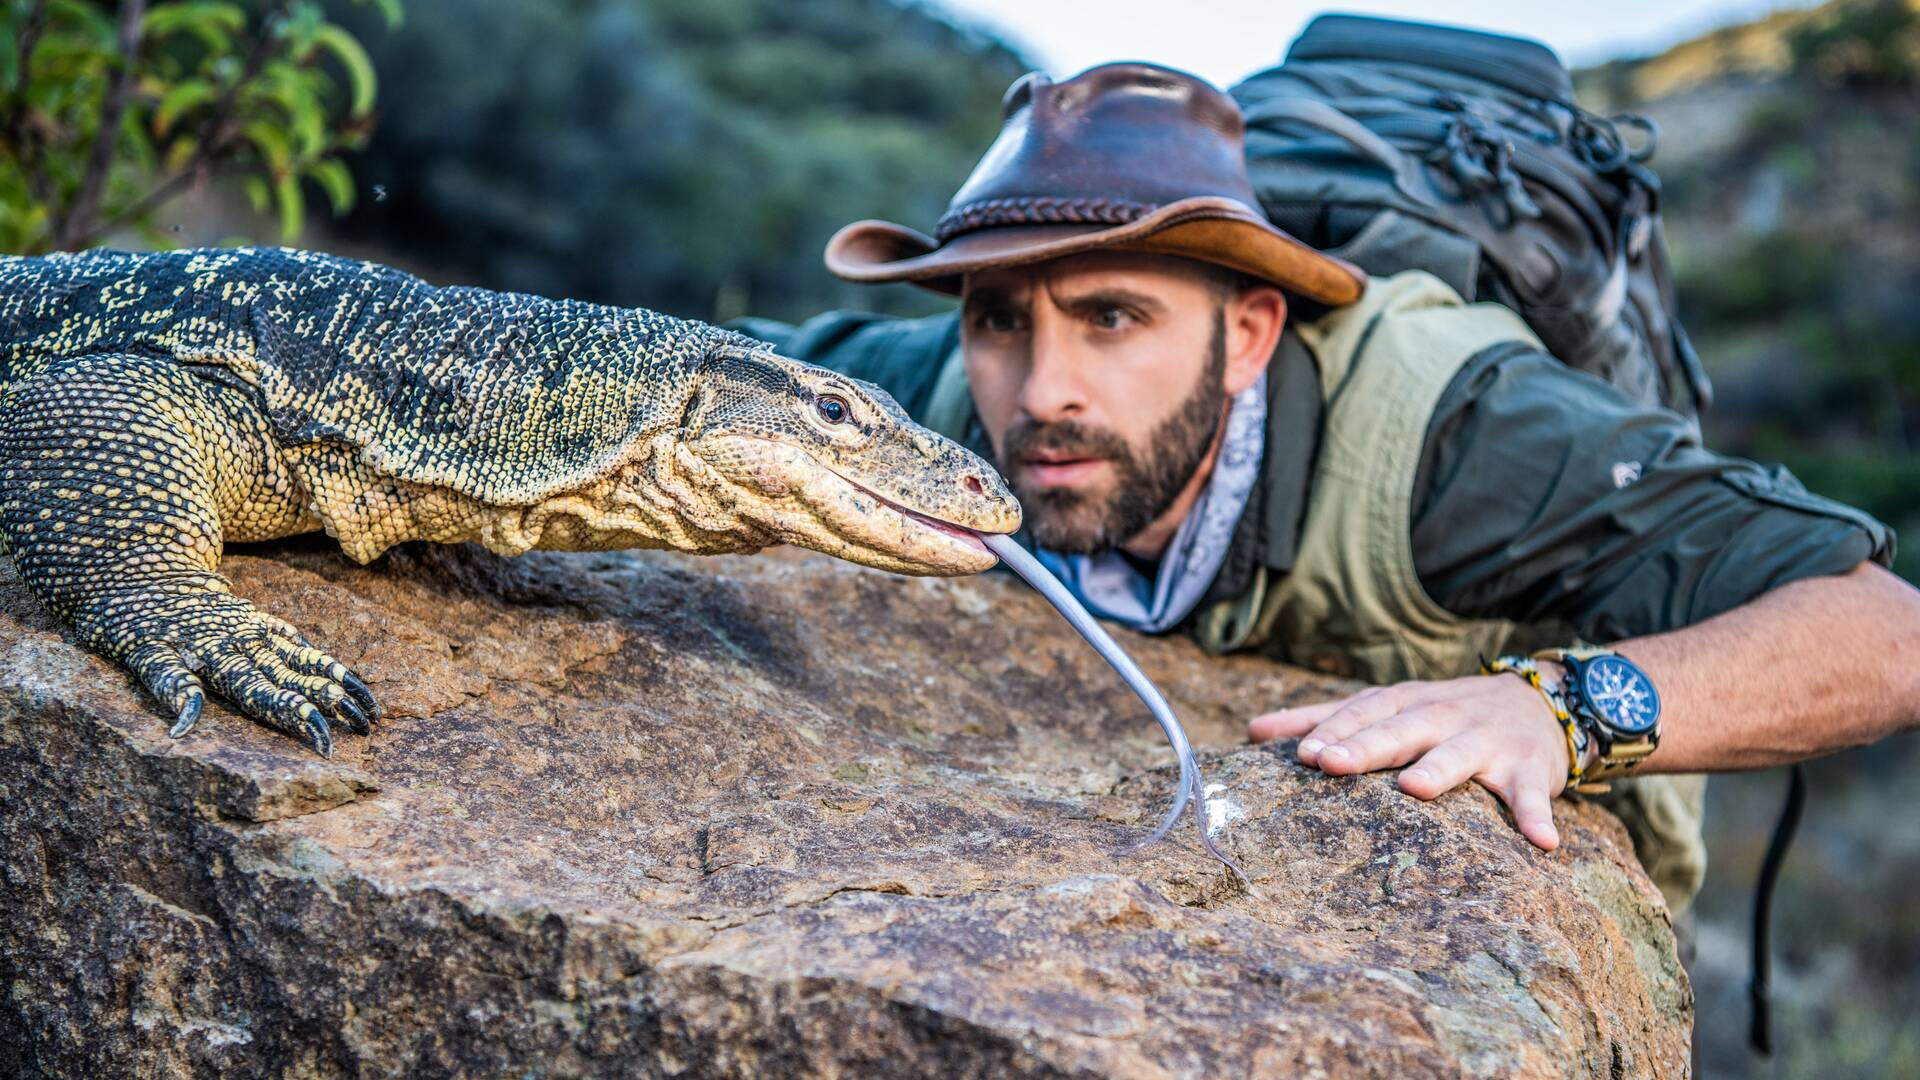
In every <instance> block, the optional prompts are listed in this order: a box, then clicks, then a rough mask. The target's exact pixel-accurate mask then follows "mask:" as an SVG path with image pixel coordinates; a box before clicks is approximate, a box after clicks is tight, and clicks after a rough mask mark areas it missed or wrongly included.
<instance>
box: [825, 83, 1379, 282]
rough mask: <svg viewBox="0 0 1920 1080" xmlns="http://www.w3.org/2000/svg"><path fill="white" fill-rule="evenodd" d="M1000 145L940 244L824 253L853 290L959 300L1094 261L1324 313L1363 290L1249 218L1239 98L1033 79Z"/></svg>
mask: <svg viewBox="0 0 1920 1080" xmlns="http://www.w3.org/2000/svg"><path fill="white" fill-rule="evenodd" d="M1002 109H1003V111H1004V112H1005V114H1006V122H1005V125H1004V126H1003V127H1002V128H1001V129H1000V137H999V138H998V139H996V140H994V144H993V146H992V147H990V148H989V149H988V150H987V153H986V156H985V157H982V158H981V159H980V164H978V165H976V166H975V167H974V170H973V175H972V176H970V177H968V178H967V182H966V183H965V184H963V185H961V188H960V190H959V192H958V193H956V194H955V195H954V197H953V201H952V202H951V203H950V204H949V205H948V207H947V212H946V214H945V215H943V216H942V217H941V218H940V223H939V225H938V226H937V228H936V229H935V235H934V236H931V237H929V236H926V235H925V234H923V233H920V232H917V231H915V230H913V229H909V228H907V227H906V226H904V225H895V224H892V223H891V222H885V221H857V222H855V223H853V224H852V225H849V226H847V227H846V228H844V229H841V230H840V231H839V232H838V233H835V234H834V237H833V239H832V240H830V241H828V242H827V269H828V270H830V271H832V272H833V273H835V274H837V275H839V276H840V277H843V278H846V279H847V280H849V281H861V282H882V281H913V282H917V283H919V284H921V285H924V286H926V287H928V288H930V289H936V290H939V291H941V292H948V293H958V292H959V291H960V276H961V275H962V274H965V273H968V272H971V271H975V270H986V269H990V268H994V267H1002V266H1018V265H1022V264H1026V263H1036V262H1043V261H1045V260H1048V259H1057V258H1059V257H1061V256H1063V255H1072V254H1075V253H1077V252H1082V251H1090V250H1094V249H1096V248H1120V249H1125V250H1128V251H1148V252H1155V253H1158V254H1163V255H1182V256H1186V257H1188V258H1193V259H1202V260H1205V261H1207V262H1211V263H1218V264H1220V265H1222V266H1228V267H1232V268H1233V269H1235V270H1240V271H1243V272H1245V273H1248V274H1252V275H1254V276H1255V277H1259V278H1263V279H1265V280H1267V281H1271V282H1273V283H1274V284H1276V285H1279V286H1280V287H1282V288H1284V289H1287V290H1289V291H1292V292H1295V293H1299V294H1300V295H1302V296H1306V297H1310V298H1312V299H1314V300H1318V301H1320V302H1321V303H1325V304H1347V303H1351V302H1353V301H1354V300H1356V299H1358V298H1359V296H1360V291H1361V289H1362V288H1364V287H1365V284H1366V275H1365V274H1364V273H1362V272H1361V271H1360V270H1359V269H1358V268H1356V267H1354V266H1351V265H1349V264H1347V263H1345V262H1342V261H1341V260H1339V259H1336V258H1334V257H1332V256H1330V255H1327V254H1324V253H1322V252H1320V251H1316V250H1314V249H1313V248H1311V247H1308V246H1307V245H1305V244H1303V243H1301V242H1300V241H1298V240H1295V239H1294V238H1293V237H1291V236H1288V235H1287V234H1286V233H1284V232H1281V231H1280V230H1279V229H1276V228H1274V227H1273V225H1272V224H1271V223H1269V222H1268V221H1267V219H1266V217H1265V215H1263V214H1261V213H1260V211H1259V210H1258V209H1257V207H1258V206H1259V202H1258V200H1257V198H1256V197H1255V195H1254V193H1253V185H1252V184H1250V183H1249V182H1248V181H1247V165H1246V159H1245V157H1244V156H1243V154H1244V150H1243V148H1242V145H1241V140H1242V136H1243V133H1244V130H1245V129H1244V126H1243V124H1242V122H1241V119H1240V108H1239V106H1238V105H1236V104H1234V101H1233V99H1232V98H1230V97H1228V96H1227V95H1225V94H1223V93H1221V92H1220V91H1219V90H1216V89H1214V88H1213V87H1212V86H1211V85H1210V84H1208V83H1207V82H1205V81H1204V80H1202V79H1198V78H1195V77H1194V76H1192V75H1188V74H1186V73H1185V72H1180V71H1175V70H1173V69H1172V68H1164V67H1160V66H1158V65H1155V64H1132V63H1129V64H1103V65H1101V66H1100V67H1096V68H1089V69H1088V70H1086V71H1084V72H1082V73H1080V74H1079V75H1076V76H1074V77H1073V78H1071V79H1068V80H1067V81H1066V82H1063V83H1055V82H1053V81H1052V80H1051V79H1049V78H1047V77H1046V76H1045V75H1043V74H1040V73H1039V72H1034V73H1032V74H1029V75H1027V76H1025V77H1023V78H1021V79H1020V81H1019V82H1016V83H1014V84H1013V86H1012V87H1010V88H1009V89H1008V90H1007V96H1006V98H1005V100H1004V101H1003V102H1002Z"/></svg>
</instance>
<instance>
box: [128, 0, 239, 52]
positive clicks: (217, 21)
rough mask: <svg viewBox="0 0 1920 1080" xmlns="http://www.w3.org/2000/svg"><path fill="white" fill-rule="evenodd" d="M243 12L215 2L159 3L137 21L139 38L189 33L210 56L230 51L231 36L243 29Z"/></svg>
mask: <svg viewBox="0 0 1920 1080" xmlns="http://www.w3.org/2000/svg"><path fill="white" fill-rule="evenodd" d="M246 25H247V13H246V12H245V11H243V10H241V9H240V8H239V7H238V6H236V5H234V4H225V3H218V2H215V0H192V2H189V3H179V4H163V5H161V6H159V7H156V8H154V9H153V10H151V11H149V12H147V14H146V17H145V18H144V19H142V20H141V22H140V36H141V37H142V38H143V39H150V40H155V41H157V40H160V39H162V38H166V37H171V36H172V35H174V34H178V33H188V34H192V35H193V36H194V37H197V38H199V39H200V41H201V42H202V43H203V44H205V45H206V47H207V51H208V52H210V53H216V54H218V53H224V52H228V51H230V50H231V49H232V48H233V35H234V34H237V33H239V32H240V31H241V30H243V29H245V27H246Z"/></svg>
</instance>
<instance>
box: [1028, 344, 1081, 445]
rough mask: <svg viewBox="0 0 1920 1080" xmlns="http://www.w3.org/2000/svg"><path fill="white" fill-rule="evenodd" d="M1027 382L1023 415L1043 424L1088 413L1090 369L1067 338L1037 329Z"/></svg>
mask: <svg viewBox="0 0 1920 1080" xmlns="http://www.w3.org/2000/svg"><path fill="white" fill-rule="evenodd" d="M1031 347H1032V349H1033V355H1032V357H1031V358H1030V359H1029V361H1028V364H1027V381H1026V382H1025V383H1024V384H1023V385H1022V386H1021V387H1020V411H1022V412H1024V413H1026V414H1027V415H1028V416H1031V417H1033V418H1034V419H1035V420H1038V421H1040V422H1041V423H1050V422H1052V421H1056V420H1065V419H1069V418H1072V417H1077V416H1079V415H1080V414H1081V413H1083V412H1085V411H1086V407H1087V395H1086V382H1085V379H1084V375H1085V372H1086V365H1085V364H1084V363H1082V362H1081V361H1082V359H1083V358H1082V357H1080V356H1078V355H1076V350H1075V348H1074V346H1073V342H1071V341H1070V340H1068V338H1067V335H1066V334H1064V333H1059V332H1057V331H1056V332H1050V328H1048V327H1047V326H1045V324H1044V321H1043V323H1042V325H1040V326H1036V327H1035V328H1034V334H1033V339H1032V345H1031Z"/></svg>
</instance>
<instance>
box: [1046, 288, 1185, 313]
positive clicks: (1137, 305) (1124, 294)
mask: <svg viewBox="0 0 1920 1080" xmlns="http://www.w3.org/2000/svg"><path fill="white" fill-rule="evenodd" d="M1049 295H1050V297H1051V299H1052V300H1053V302H1054V304H1055V305H1056V306H1058V307H1059V308H1060V310H1061V311H1064V312H1066V313H1067V314H1069V315H1073V316H1075V317H1078V318H1086V317H1088V316H1090V315H1093V314H1095V313H1096V312H1100V311H1104V310H1106V309H1107V308H1116V307H1118V308H1132V309H1134V310H1136V311H1139V312H1141V313H1142V314H1145V315H1159V314H1162V313H1164V312H1165V311H1166V307H1167V306H1166V305H1165V304H1163V303H1161V302H1160V300H1159V299H1158V298H1156V297H1153V296H1149V295H1147V294H1146V293H1141V292H1134V291H1133V290H1132V289H1122V288H1117V287H1114V288H1105V289H1094V290H1092V291H1091V292H1085V293H1081V294H1080V295H1078V296H1057V295H1052V294H1049Z"/></svg>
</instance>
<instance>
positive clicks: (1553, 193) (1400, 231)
mask: <svg viewBox="0 0 1920 1080" xmlns="http://www.w3.org/2000/svg"><path fill="white" fill-rule="evenodd" d="M1230 92H1231V93H1232V95H1233V97H1234V98H1235V99H1236V100H1237V101H1238V102H1239V103H1240V107H1241V110H1242V112H1243V113H1244V114H1245V117H1246V126H1247V134H1246V154H1247V171H1248V173H1249V175H1250V177H1251V179H1252V181H1253V188H1254V191H1255V193H1256V194H1257V195H1258V196H1259V199H1260V203H1261V207H1262V209H1263V210H1265V212H1266V214H1267V217H1268V218H1269V219H1271V220H1272V221H1273V223H1274V224H1275V225H1277V226H1279V227H1280V228H1281V229H1284V230H1286V231H1287V232H1288V233H1290V234H1292V235H1293V236H1295V237H1297V238H1298V239H1300V240H1301V241H1303V242H1305V243H1307V244H1310V245H1312V246H1314V247H1317V248H1320V249H1322V250H1324V251H1328V252H1331V253H1333V254H1336V255H1339V256H1341V257H1342V258H1345V259H1346V260H1347V261H1349V262H1352V263H1354V264H1355V265H1358V266H1359V267H1361V268H1362V269H1364V270H1366V271H1367V272H1368V273H1369V274H1374V275H1378V276H1386V275H1389V274H1394V273H1398V272H1400V271H1402V270H1407V269H1414V268H1418V269H1422V270H1426V271H1428V272H1429V273H1432V274H1434V275H1435V276H1437V277H1439V278H1440V279H1441V280H1443V281H1445V282H1446V283H1447V284H1448V285H1451V286H1452V287H1453V289H1454V291H1456V292H1458V293H1459V294H1460V295H1461V296H1463V297H1466V298H1468V299H1471V300H1491V301H1495V302H1498V303H1500V304H1503V305H1505V306H1507V307H1509V308H1512V309H1513V310H1514V311H1516V312H1518V313H1519V314H1520V316H1521V318H1523V319H1525V320H1526V322H1527V325H1528V326H1530V327H1531V328H1532V329H1533V331H1534V333H1536V334H1538V335H1539V336H1540V340H1541V341H1542V342H1543V343H1544V344H1545V345H1546V346H1547V349H1548V351H1550V352H1552V353H1553V354H1554V355H1555V356H1557V357H1559V358H1560V359H1561V360H1563V361H1565V362H1566V363H1568V364H1570V365H1572V366H1573V367H1576V368H1579V369H1581V370H1583V371H1587V372H1591V373H1592V374H1594V375H1598V376H1599V377H1600V378H1602V379H1605V380H1607V381H1608V382H1611V383H1613V384H1614V385H1616V386H1618V387H1620V388H1621V389H1623V390H1625V391H1626V392H1627V393H1628V394H1630V395H1632V396H1634V397H1635V398H1637V399H1639V400H1640V401H1642V402H1644V403H1647V404H1659V405H1666V406H1668V407H1671V408H1674V409H1676V410H1678V411H1680V412H1683V413H1686V414H1687V415H1689V416H1693V417H1696V418H1697V417H1698V414H1699V411H1700V410H1703V409H1705V408H1706V407H1707V406H1708V404H1709V403H1710V402H1711V401H1712V396H1713V391H1712V385H1711V384H1710V383H1709V382H1708V379H1707V375H1706V372H1705V371H1704V370H1703V369H1702V367H1701V365H1700V358H1699V357H1698V356H1697V355H1696V354H1695V353H1694V350H1693V346H1692V345H1691V344H1690V343H1689V342H1688V340H1687V335H1686V332H1685V331H1684V330H1682V329H1681V327H1680V322H1679V320H1678V319H1677V318H1676V317H1675V315H1674V307H1675V303H1674V287H1673V273H1672V267H1671V264H1670V262H1669V259H1668V256H1667V246H1666V239H1665V236H1664V234H1663V232H1662V230H1661V225H1660V180H1659V178H1658V177H1656V176H1655V175H1654V174H1653V172H1652V170H1650V169H1648V168H1647V165H1646V163H1647V160H1648V159H1649V158H1651V157H1652V156H1653V150H1654V146H1655V143H1656V142H1657V138H1658V132H1657V130H1656V129H1655V127H1654V125H1653V124H1652V122H1650V121H1648V120H1646V119H1644V118H1642V117H1638V116H1631V115H1623V116H1616V117H1612V118H1605V117H1600V116H1596V115H1594V114H1593V113H1589V112H1587V111H1585V110H1584V109H1582V108H1580V107H1579V106H1578V105H1577V104H1575V103H1574V97H1573V80H1572V77H1571V76H1570V75H1569V74H1568V73H1567V69H1566V67H1565V65H1563V64H1562V63H1561V62H1560V58H1559V57H1558V56H1556V55H1555V54H1554V52H1553V50H1551V49H1549V48H1548V47H1547V46H1545V45H1542V44H1540V43H1539V42H1535V41H1529V40H1525V39H1522V38H1513V37H1503V36H1500V35H1496V34H1486V33H1480V32H1478V31H1473V30H1462V29H1455V28H1453V27H1446V26H1434V25H1430V24H1425V23H1414V22H1403V21H1399V20H1394V19H1380V18H1370V17H1363V16H1355V15H1323V16H1321V17H1319V18H1316V19H1315V20H1313V22H1312V23H1310V24H1309V25H1308V26H1307V29H1306V30H1305V32H1303V33H1302V34H1301V35H1300V37H1299V38H1298V39H1297V40H1295V41H1294V43H1293V45H1292V47H1291V48H1289V49H1288V50H1287V55H1286V59H1285V60H1284V61H1283V62H1282V63H1281V64H1280V65H1279V66H1278V67H1274V68H1269V69H1268V70H1266V71H1263V72H1260V73H1259V74H1256V75H1253V76H1251V77H1249V78H1248V79H1247V80H1246V81H1244V82H1242V83H1241V84H1240V85H1238V86H1236V87H1234V88H1233V89H1232V91H1230ZM1623 128H1636V129H1638V130H1639V131H1640V132H1641V133H1642V134H1641V135H1640V137H1639V140H1638V142H1639V144H1638V145H1633V144H1630V143H1629V141H1628V139H1627V137H1626V136H1625V135H1624V134H1622V129H1623Z"/></svg>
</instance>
